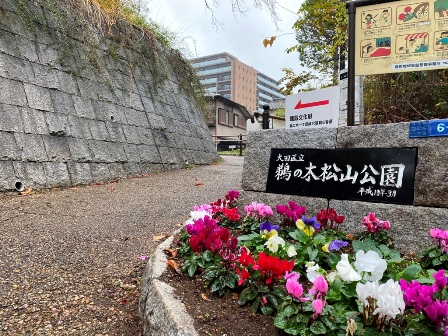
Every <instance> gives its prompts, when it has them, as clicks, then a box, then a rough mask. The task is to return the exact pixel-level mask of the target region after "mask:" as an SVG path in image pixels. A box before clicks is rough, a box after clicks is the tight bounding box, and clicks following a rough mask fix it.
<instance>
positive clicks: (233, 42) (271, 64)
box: [147, 0, 302, 80]
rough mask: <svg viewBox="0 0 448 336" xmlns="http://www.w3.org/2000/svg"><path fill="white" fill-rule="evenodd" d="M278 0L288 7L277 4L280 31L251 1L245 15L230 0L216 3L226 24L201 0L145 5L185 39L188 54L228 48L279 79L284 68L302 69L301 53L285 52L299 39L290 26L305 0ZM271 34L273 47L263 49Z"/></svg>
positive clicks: (167, 0) (160, 0) (210, 0)
mask: <svg viewBox="0 0 448 336" xmlns="http://www.w3.org/2000/svg"><path fill="white" fill-rule="evenodd" d="M213 1H216V0H208V1H207V2H208V3H209V4H212V3H213ZM277 2H278V3H279V4H280V5H281V6H282V7H284V8H281V7H278V14H279V16H280V18H281V21H280V22H279V23H278V25H279V29H280V30H279V31H276V28H275V25H274V23H273V22H272V20H271V17H270V14H269V13H267V12H266V11H265V10H260V9H257V8H254V7H253V0H246V4H247V7H248V9H249V11H248V12H247V13H246V15H244V16H242V15H236V16H235V15H234V13H233V12H232V8H231V6H230V4H229V3H230V1H229V0H222V1H220V5H219V7H218V8H214V14H215V16H216V18H217V20H219V21H220V22H221V23H222V25H223V27H216V26H214V25H213V23H212V14H211V13H210V11H209V10H207V9H206V6H205V3H204V1H203V0H147V7H148V8H147V9H148V13H149V16H150V17H151V18H152V19H153V20H154V21H156V22H157V23H160V24H162V25H163V26H165V27H168V28H169V29H170V30H171V31H174V32H175V33H176V34H177V35H178V36H180V37H181V38H182V39H183V41H184V44H183V45H180V49H188V50H189V55H188V58H191V57H201V56H206V55H210V54H216V53H220V52H227V53H229V54H231V55H233V56H235V57H237V58H238V60H240V61H241V62H243V63H245V64H247V65H250V66H252V67H253V68H255V69H256V70H258V71H260V72H262V73H264V74H266V75H268V76H269V77H272V78H273V79H275V80H279V79H280V78H281V77H283V72H282V71H281V68H292V69H293V70H295V71H296V72H301V71H302V68H301V67H300V64H299V63H300V62H299V60H298V57H297V53H292V54H287V53H286V52H285V50H286V49H287V48H288V47H290V46H293V45H294V44H295V39H294V34H291V33H292V32H293V30H292V29H291V27H292V25H293V24H294V22H295V20H296V16H295V14H294V13H296V12H297V10H298V9H299V7H300V4H301V3H302V0H295V1H292V0H278V1H277ZM285 8H286V9H285ZM280 34H286V35H282V36H279V35H280ZM272 35H277V36H278V37H277V39H276V40H275V42H274V44H273V46H272V47H270V46H268V47H267V48H264V46H263V39H264V38H269V37H270V36H272ZM185 46H187V48H186V47H185Z"/></svg>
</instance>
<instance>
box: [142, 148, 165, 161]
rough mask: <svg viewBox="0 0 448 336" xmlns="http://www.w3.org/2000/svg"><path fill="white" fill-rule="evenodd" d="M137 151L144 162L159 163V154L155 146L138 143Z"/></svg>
mask: <svg viewBox="0 0 448 336" xmlns="http://www.w3.org/2000/svg"><path fill="white" fill-rule="evenodd" d="M137 147H138V153H139V155H140V159H141V162H144V163H161V162H162V161H161V159H160V154H159V151H158V149H157V147H156V146H147V145H139V146H137Z"/></svg>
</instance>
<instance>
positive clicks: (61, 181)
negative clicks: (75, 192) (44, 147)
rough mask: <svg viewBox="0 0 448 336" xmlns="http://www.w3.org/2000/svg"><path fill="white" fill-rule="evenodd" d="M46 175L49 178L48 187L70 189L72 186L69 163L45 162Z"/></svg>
mask: <svg viewBox="0 0 448 336" xmlns="http://www.w3.org/2000/svg"><path fill="white" fill-rule="evenodd" d="M44 170H45V175H46V176H47V187H48V188H52V187H68V186H70V185H71V180H70V175H69V173H68V168H67V163H65V162H44Z"/></svg>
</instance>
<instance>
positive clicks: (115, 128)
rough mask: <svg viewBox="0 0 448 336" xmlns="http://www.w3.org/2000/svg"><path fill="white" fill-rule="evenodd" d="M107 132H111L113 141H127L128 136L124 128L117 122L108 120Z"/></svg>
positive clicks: (110, 135)
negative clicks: (126, 136) (125, 134)
mask: <svg viewBox="0 0 448 336" xmlns="http://www.w3.org/2000/svg"><path fill="white" fill-rule="evenodd" d="M105 124H106V128H107V132H108V133H109V137H110V141H113V142H126V138H125V136H124V132H123V129H122V128H121V124H118V123H116V122H107V121H106V123H105Z"/></svg>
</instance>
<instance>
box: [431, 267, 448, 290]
mask: <svg viewBox="0 0 448 336" xmlns="http://www.w3.org/2000/svg"><path fill="white" fill-rule="evenodd" d="M432 276H433V277H434V279H435V280H436V281H435V283H434V289H435V290H436V291H441V290H442V289H444V288H445V287H446V285H447V278H446V276H445V270H443V269H441V270H440V271H438V272H436V273H434V274H433V275H432Z"/></svg>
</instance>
